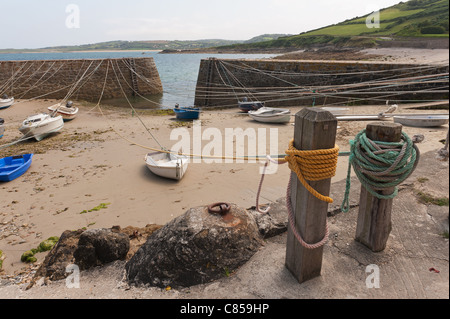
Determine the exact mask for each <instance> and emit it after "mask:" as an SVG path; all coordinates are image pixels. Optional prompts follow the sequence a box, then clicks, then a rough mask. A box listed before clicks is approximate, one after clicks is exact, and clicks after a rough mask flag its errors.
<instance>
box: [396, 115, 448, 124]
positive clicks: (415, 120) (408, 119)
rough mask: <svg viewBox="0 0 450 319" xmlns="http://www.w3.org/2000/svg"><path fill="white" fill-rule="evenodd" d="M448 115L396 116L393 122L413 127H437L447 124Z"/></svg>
mask: <svg viewBox="0 0 450 319" xmlns="http://www.w3.org/2000/svg"><path fill="white" fill-rule="evenodd" d="M448 120H449V116H448V115H396V116H394V122H395V123H399V124H402V125H405V126H413V127H437V126H441V125H445V124H448Z"/></svg>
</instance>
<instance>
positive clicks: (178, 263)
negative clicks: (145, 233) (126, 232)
mask: <svg viewBox="0 0 450 319" xmlns="http://www.w3.org/2000/svg"><path fill="white" fill-rule="evenodd" d="M230 207H231V210H230V212H229V213H228V214H226V215H220V214H218V213H217V214H216V213H214V214H211V213H209V212H208V208H207V207H203V206H202V207H196V208H191V209H189V210H188V211H187V212H186V213H185V214H184V215H182V216H180V217H178V218H176V219H174V220H172V221H171V222H169V223H168V224H166V225H165V226H163V227H162V228H160V229H159V230H157V231H156V232H154V233H153V235H152V236H150V237H149V238H148V240H147V241H146V242H145V244H143V245H142V246H141V247H140V248H139V250H138V251H137V252H136V253H135V254H134V256H133V257H132V258H131V260H130V261H129V262H128V263H127V264H126V266H125V268H126V271H127V274H126V276H127V280H128V282H129V283H130V284H136V285H141V284H143V285H146V284H148V285H151V286H157V287H161V288H165V287H168V286H171V287H189V286H193V285H197V284H201V283H206V282H210V281H213V280H216V279H218V278H221V277H224V276H228V275H229V274H231V273H232V272H233V271H235V270H236V269H237V268H239V267H240V266H242V265H243V264H244V263H245V262H246V261H248V260H249V259H250V257H252V256H253V254H254V253H256V251H257V250H258V249H259V248H260V247H261V245H262V244H263V240H262V238H261V236H260V234H259V231H258V227H257V225H256V222H255V219H254V218H253V217H252V215H251V214H250V213H248V212H247V211H246V210H245V209H243V208H239V207H237V206H236V205H234V204H232V205H230Z"/></svg>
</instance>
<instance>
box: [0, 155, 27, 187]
mask: <svg viewBox="0 0 450 319" xmlns="http://www.w3.org/2000/svg"><path fill="white" fill-rule="evenodd" d="M32 158H33V154H25V155H18V156H10V157H5V158H0V182H10V181H12V180H14V179H16V178H18V177H19V176H21V175H23V174H24V173H25V172H26V171H27V170H28V168H30V165H31V160H32Z"/></svg>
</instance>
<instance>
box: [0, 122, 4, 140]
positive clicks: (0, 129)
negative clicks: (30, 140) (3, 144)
mask: <svg viewBox="0 0 450 319" xmlns="http://www.w3.org/2000/svg"><path fill="white" fill-rule="evenodd" d="M3 124H5V120H3V119H1V118H0V138H2V137H3V133H5V126H4V125H3Z"/></svg>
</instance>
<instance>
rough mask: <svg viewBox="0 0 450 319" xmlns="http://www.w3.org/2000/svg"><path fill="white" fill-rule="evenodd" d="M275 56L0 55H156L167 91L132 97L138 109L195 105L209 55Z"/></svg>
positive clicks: (91, 55) (95, 55)
mask: <svg viewBox="0 0 450 319" xmlns="http://www.w3.org/2000/svg"><path fill="white" fill-rule="evenodd" d="M274 56H276V54H159V53H158V52H151V51H132V52H130V51H124V52H88V53H86V52H70V53H17V54H0V61H2V60H3V61H8V60H59V59H108V58H130V57H153V59H154V60H155V63H156V67H157V68H158V72H159V76H160V78H161V82H162V84H163V89H164V93H163V94H162V95H161V96H152V97H146V98H147V99H150V100H152V101H153V102H154V103H150V102H148V101H146V100H144V99H140V98H136V99H133V100H132V103H133V106H135V107H139V108H155V105H156V106H158V105H159V106H160V107H161V108H172V107H173V106H174V105H175V104H176V103H178V104H180V105H181V106H191V105H193V104H194V98H195V86H196V83H197V76H198V71H199V66H200V60H201V59H207V58H209V57H217V58H223V59H239V58H247V59H262V58H271V57H274ZM109 102H111V103H113V104H123V103H125V104H126V101H125V100H120V99H118V100H116V101H109ZM125 106H127V105H125Z"/></svg>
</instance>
